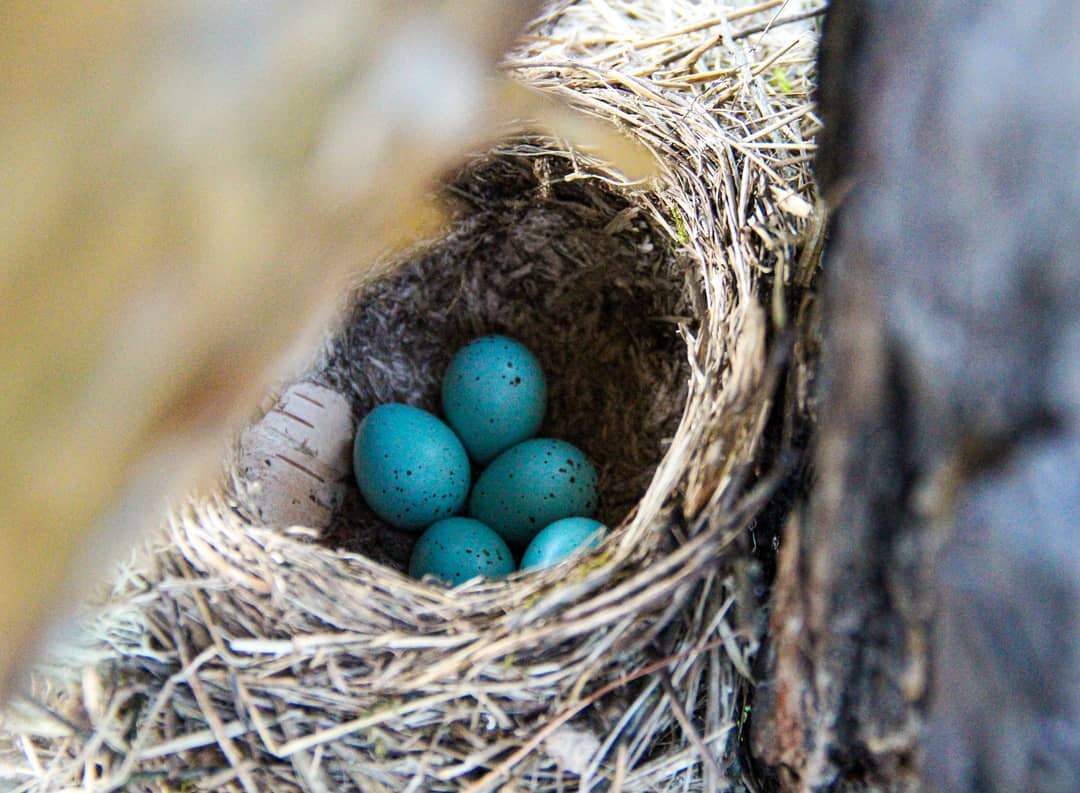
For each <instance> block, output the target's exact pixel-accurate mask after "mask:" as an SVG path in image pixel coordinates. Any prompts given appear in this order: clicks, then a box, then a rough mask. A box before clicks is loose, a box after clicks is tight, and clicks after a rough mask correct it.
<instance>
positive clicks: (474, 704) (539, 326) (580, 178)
mask: <svg viewBox="0 0 1080 793" xmlns="http://www.w3.org/2000/svg"><path fill="white" fill-rule="evenodd" d="M736 9H741V10H736ZM819 10H820V4H819V3H809V2H807V3H795V2H791V3H779V2H765V3H759V4H757V5H756V6H751V7H748V4H739V3H733V4H732V5H731V7H730V8H728V7H725V6H724V5H722V4H714V3H708V2H706V3H693V4H692V3H689V2H670V1H667V2H645V1H641V2H634V3H630V2H617V1H616V0H591V1H590V0H581V1H580V2H576V3H567V2H562V3H555V4H554V5H553V7H552V8H551V10H550V11H549V12H548V13H547V14H546V15H545V16H544V17H543V18H542V19H540V20H538V21H537V22H536V23H534V25H533V26H532V28H531V34H530V35H529V36H528V38H527V39H526V40H525V41H524V42H523V44H522V45H521V46H520V47H519V48H518V50H517V51H516V52H515V53H513V54H512V55H511V56H510V58H509V59H508V64H507V68H508V69H509V70H510V71H511V72H512V73H514V74H515V75H516V76H517V77H518V78H519V79H520V80H521V81H523V82H524V83H525V84H527V85H529V86H531V87H533V88H535V89H537V90H540V91H545V92H548V93H551V94H555V95H557V96H559V97H560V98H562V99H563V100H565V101H568V102H569V103H571V104H573V105H575V106H577V107H579V108H581V109H583V110H584V111H585V112H587V113H590V114H594V115H596V116H599V117H602V118H605V119H611V120H614V121H615V122H616V123H617V124H618V125H619V126H620V127H621V128H622V129H623V130H624V131H625V132H626V133H627V134H628V135H631V136H633V137H634V138H636V139H637V140H639V141H641V142H643V143H644V144H645V145H646V146H648V147H649V148H650V149H651V150H653V151H654V152H655V153H656V155H657V156H658V158H659V159H660V162H661V173H662V175H661V178H660V179H659V180H658V183H657V184H649V185H639V184H628V183H626V181H625V180H624V179H623V178H622V177H621V176H620V174H619V173H618V172H616V171H614V170H613V169H612V167H611V166H609V165H606V164H605V163H603V162H599V161H596V160H595V159H593V158H592V157H591V156H590V154H589V153H588V152H585V151H581V150H576V151H570V150H567V149H566V147H565V146H564V145H563V144H561V143H560V141H558V140H557V139H552V138H545V137H539V136H536V137H528V138H517V139H514V140H512V141H508V142H506V143H504V144H501V145H499V146H498V147H496V148H495V149H494V150H492V151H490V152H486V153H483V154H480V155H477V157H476V158H475V159H474V160H473V161H472V162H470V163H468V164H467V165H466V166H465V168H464V169H463V171H462V172H461V173H460V174H458V176H457V177H456V178H455V179H453V180H452V181H451V182H450V183H449V186H448V188H447V196H448V200H449V201H451V202H452V203H453V204H454V206H455V211H456V214H455V219H454V222H453V223H452V225H451V227H450V228H449V230H448V231H447V234H446V235H445V236H444V237H443V238H441V239H439V240H436V241H433V242H432V243H431V244H429V245H427V246H425V247H423V248H422V249H419V250H417V251H415V252H414V254H413V255H412V256H410V257H408V259H407V261H403V262H397V263H395V266H394V267H393V268H390V269H389V270H388V271H387V274H386V275H384V276H382V277H380V278H378V279H375V280H373V281H371V282H368V283H364V284H360V285H358V288H357V291H356V293H355V295H353V296H352V297H351V298H350V301H349V305H348V307H347V311H346V312H345V315H344V318H343V322H342V326H341V328H340V329H339V330H338V331H336V332H335V333H334V334H333V335H332V336H331V338H330V339H329V340H328V342H327V344H326V346H325V349H323V350H322V351H320V352H319V353H318V355H317V356H316V357H315V359H314V361H313V363H312V367H311V370H310V371H309V372H308V373H307V374H308V376H312V377H315V378H316V379H318V380H320V381H322V382H324V383H327V384H330V385H332V386H334V387H337V388H339V389H341V390H342V391H345V392H347V393H348V394H349V395H350V397H351V399H352V400H353V404H354V408H355V411H356V413H357V415H362V414H363V412H364V411H365V410H367V409H368V408H370V407H371V406H372V405H374V404H377V403H379V402H381V401H386V400H389V399H401V400H408V401H412V402H414V403H417V404H428V405H431V403H432V400H433V399H434V395H435V394H436V387H437V380H438V376H439V372H440V371H441V368H442V366H443V365H444V364H445V361H446V359H447V357H448V355H449V354H450V352H452V350H453V349H454V348H455V347H456V346H457V345H459V344H460V343H461V342H462V341H464V340H465V339H467V338H469V337H470V336H472V335H475V334H476V333H479V332H485V331H490V330H496V331H505V332H511V333H513V334H515V335H518V336H519V337H521V338H522V339H523V340H525V341H526V342H527V343H529V344H530V345H531V346H533V347H534V348H535V349H536V351H537V352H538V354H539V355H540V357H541V359H542V361H543V363H544V364H545V368H546V371H547V372H549V373H550V375H551V378H552V397H551V404H552V415H551V416H550V417H549V426H548V428H547V430H546V431H548V432H550V433H551V434H554V435H558V436H560V437H565V438H567V439H569V440H572V441H574V442H576V443H579V444H580V445H581V446H582V447H583V448H584V449H585V450H586V451H587V452H588V453H589V454H590V455H592V456H593V457H594V458H595V459H596V461H597V463H598V467H599V469H600V471H601V474H602V490H603V496H602V497H603V499H604V500H603V505H602V510H603V517H604V518H605V519H606V520H607V521H608V522H609V523H610V524H611V525H617V526H618V529H617V530H616V531H614V532H613V534H612V537H611V539H610V540H609V541H608V542H607V543H605V545H604V546H603V547H602V548H601V549H599V550H597V551H596V552H594V553H593V554H591V555H590V556H587V557H585V558H584V559H582V560H580V561H579V562H578V563H576V564H575V565H573V566H571V567H570V568H567V567H566V566H561V567H559V568H556V569H554V570H550V571H546V572H542V573H536V574H530V575H523V576H515V577H513V578H511V579H510V580H508V581H500V582H488V583H474V584H470V585H468V586H466V587H464V588H459V589H456V590H453V591H449V590H445V589H441V588H437V587H433V586H429V585H427V584H423V583H420V582H417V581H414V580H411V579H409V578H408V577H406V576H404V575H403V574H401V573H400V572H399V569H400V567H401V565H402V562H403V560H404V558H405V556H406V555H407V553H408V545H409V542H410V538H409V536H407V535H401V534H394V533H392V532H389V531H388V530H387V528H386V527H385V526H382V525H381V524H380V523H379V522H378V521H377V520H376V519H375V518H374V517H373V516H371V515H370V514H369V513H367V512H366V511H365V510H364V508H363V505H362V504H360V503H359V501H358V499H355V498H354V499H353V500H352V501H351V502H350V503H349V504H348V505H347V508H346V509H345V510H344V511H343V512H342V514H341V515H340V516H339V519H338V521H337V523H336V524H335V526H334V527H333V529H332V531H331V532H330V534H329V535H328V536H324V537H318V536H316V532H313V531H311V530H309V529H304V528H293V529H289V530H284V531H281V530H275V529H272V528H267V527H260V526H257V525H253V524H252V522H251V521H250V520H249V519H248V518H247V517H246V515H247V514H248V512H247V511H246V510H245V507H244V500H245V495H244V489H243V486H242V483H240V482H238V481H234V480H230V481H229V483H228V484H227V486H225V487H223V488H222V491H221V492H220V493H219V494H217V495H215V496H213V497H211V498H205V499H199V500H197V501H192V502H191V503H190V504H188V505H186V506H185V507H183V508H182V509H179V510H177V511H176V512H175V514H174V515H173V517H172V520H171V521H170V525H169V526H168V527H167V531H166V532H165V534H164V536H163V537H162V538H161V539H160V541H159V542H158V543H157V544H156V545H155V546H154V547H153V548H152V549H151V552H149V553H144V554H140V555H139V557H138V559H136V560H134V561H133V562H132V563H131V564H130V565H129V566H128V567H126V568H125V570H124V571H123V572H122V574H121V575H119V576H118V578H117V580H116V582H115V585H114V587H113V591H112V592H111V593H109V596H108V597H107V598H106V602H105V605H104V606H103V607H102V609H101V612H100V613H99V614H98V615H97V616H96V617H93V618H88V625H89V626H90V628H91V630H90V633H91V634H92V637H93V638H92V640H90V641H88V642H85V643H83V644H79V645H76V644H74V643H69V645H68V646H67V647H65V648H63V652H62V653H59V651H58V653H59V654H58V657H57V660H56V662H55V663H54V665H52V666H50V667H43V668H42V669H41V670H39V672H38V674H37V679H36V692H35V694H36V701H37V703H38V704H36V705H31V704H30V703H23V705H21V706H20V710H19V712H18V713H14V712H13V713H12V714H11V715H9V727H8V729H9V732H8V733H7V734H5V735H4V736H3V737H2V738H0V762H2V763H3V765H0V779H5V778H6V779H9V780H11V782H12V787H13V788H14V789H16V790H21V791H38V790H41V791H44V790H49V791H54V790H61V789H69V788H85V789H92V790H101V791H105V790H119V789H126V790H155V791H164V790H244V791H248V792H249V793H252V792H253V791H258V790H275V791H277V790H306V791H330V790H343V789H357V790H365V791H400V790H461V789H465V790H470V791H474V792H476V791H491V790H496V789H501V790H535V791H557V790H566V789H574V788H575V787H577V788H580V789H582V790H588V789H594V790H600V789H606V790H622V791H652V790H718V789H726V788H728V787H733V786H736V785H739V784H745V783H746V780H745V779H742V778H741V774H740V771H739V765H738V763H737V752H736V741H735V740H733V739H734V737H735V736H736V735H737V733H738V729H739V724H740V720H739V719H740V710H741V701H740V696H741V692H742V687H743V685H744V682H745V681H746V680H747V679H749V677H750V674H751V672H750V667H751V663H752V660H753V656H754V653H755V651H756V649H757V645H758V637H759V631H760V629H761V620H760V619H759V618H758V617H757V616H755V615H754V614H753V607H754V602H753V596H752V595H751V594H750V593H749V591H748V590H747V589H746V587H744V586H742V585H741V583H740V582H741V581H742V580H743V579H744V578H745V577H746V576H747V575H748V570H751V569H752V568H753V567H754V564H755V563H754V560H753V557H752V554H751V549H750V546H749V544H748V543H747V542H745V538H746V535H747V527H748V525H749V524H750V522H751V521H752V520H754V518H755V516H758V515H759V514H760V513H761V512H762V510H763V509H764V508H765V506H766V505H767V503H768V502H769V499H770V497H771V496H772V494H773V488H774V487H775V485H776V482H777V476H776V475H775V473H776V471H777V470H778V466H779V463H778V462H777V449H778V448H780V449H782V448H783V446H784V444H785V443H786V442H787V441H788V440H790V439H789V438H788V436H787V435H785V434H784V433H783V432H781V433H780V436H779V437H780V440H779V441H778V442H774V443H767V442H766V438H765V430H766V426H767V424H768V423H769V420H770V416H772V415H774V410H773V408H774V395H776V394H777V393H778V388H779V386H780V382H781V381H780V376H781V374H782V370H781V368H780V366H779V365H778V361H780V360H782V358H783V356H780V355H777V354H774V351H775V350H779V349H787V348H788V347H789V346H790V345H789V344H788V342H789V341H790V340H791V339H792V334H791V333H789V332H788V330H789V329H790V328H792V327H793V326H798V325H799V323H798V322H797V321H794V320H793V319H792V316H789V315H790V314H791V313H792V309H793V308H798V307H799V306H800V302H799V298H800V296H801V294H802V291H803V290H805V288H806V287H807V286H808V285H809V284H810V281H811V279H812V277H813V273H814V272H815V270H816V267H817V261H816V252H817V248H818V240H817V236H818V231H817V230H818V228H819V224H818V223H817V222H816V220H815V218H814V217H813V214H812V212H811V209H812V207H813V202H814V198H813V194H812V188H811V185H810V180H809V176H808V161H809V159H810V157H811V155H812V152H813V143H812V139H813V135H814V133H815V131H816V129H817V122H816V119H815V118H814V115H813V112H812V108H811V105H810V103H809V98H808V93H809V90H810V87H811V81H812V65H813V64H812V59H813V53H814V43H815V37H814V34H813V30H812V23H811V22H808V21H807V18H808V17H809V16H812V15H814V14H816V13H817V12H818V11H819ZM785 23H786V24H785ZM770 25H771V26H770ZM780 342H782V343H780ZM796 346H797V347H798V346H799V345H798V344H797V345H796ZM800 349H801V347H800ZM784 393H785V394H786V395H787V397H785V399H786V403H785V405H783V406H782V407H784V410H781V411H779V415H781V416H782V417H786V418H787V421H786V422H781V424H782V425H783V426H785V427H786V428H787V430H788V431H789V432H790V428H791V424H792V421H793V419H792V418H791V417H792V416H794V415H795V414H796V413H799V412H800V411H803V410H804V409H805V407H806V406H805V404H803V403H802V402H801V401H800V399H801V396H802V395H803V394H804V391H803V390H802V389H800V388H798V387H796V388H788V389H786V390H785V391H784ZM788 403H790V404H788ZM365 554H366V555H365ZM91 661H92V662H91Z"/></svg>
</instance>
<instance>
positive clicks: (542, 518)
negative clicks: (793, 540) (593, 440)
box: [469, 438, 597, 545]
mask: <svg viewBox="0 0 1080 793" xmlns="http://www.w3.org/2000/svg"><path fill="white" fill-rule="evenodd" d="M596 499H597V494H596V469H595V468H593V466H592V463H590V462H589V460H588V458H587V457H586V456H585V455H584V453H583V452H582V451H581V450H580V449H578V448H577V447H576V446H574V445H572V444H569V443H567V442H566V441H559V440H552V439H550V438H534V439H532V440H528V441H524V442H523V443H519V444H518V445H517V446H513V447H511V448H509V449H507V450H506V451H505V452H503V453H502V454H500V455H499V456H498V457H496V458H495V459H494V460H492V462H491V465H489V466H488V467H487V469H486V470H485V471H484V472H483V473H482V474H481V475H480V477H479V479H477V480H476V487H474V488H473V492H472V496H471V498H470V499H469V514H470V515H472V516H473V517H474V518H476V519H477V520H480V521H483V522H484V523H486V524H487V525H488V526H490V527H491V528H493V529H495V531H497V532H498V533H499V534H500V535H502V538H503V539H504V540H506V541H507V542H508V543H510V544H511V545H525V544H527V543H528V542H529V540H531V539H532V538H533V537H534V536H535V535H536V533H537V532H539V531H540V529H542V528H544V527H545V526H547V525H548V524H549V523H554V522H555V521H557V520H559V519H560V518H569V517H571V516H574V515H580V516H589V515H592V514H593V512H594V510H595V509H596Z"/></svg>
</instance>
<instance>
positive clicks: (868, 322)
mask: <svg viewBox="0 0 1080 793" xmlns="http://www.w3.org/2000/svg"><path fill="white" fill-rule="evenodd" d="M1077 30H1080V6H1077V4H1076V3H1074V2H1072V1H1071V0H1043V1H1042V2H1034V3H1031V2H1012V3H975V4H972V3H959V2H944V0H939V1H938V2H928V3H922V4H906V3H904V4H900V3H888V2H869V3H859V2H846V1H841V2H835V3H834V4H833V7H832V9H831V11H830V18H829V20H828V22H827V26H826V33H825V36H824V38H823V42H822V54H821V72H820V74H821V88H820V97H819V98H820V101H821V112H822V116H823V119H824V121H825V124H826V130H827V131H826V134H825V135H824V137H823V139H822V150H821V153H820V156H819V161H818V174H819V177H820V179H821V181H822V185H821V186H822V189H823V192H824V195H825V196H826V197H827V199H828V200H829V201H830V203H832V204H833V205H834V207H835V215H834V222H835V225H834V229H833V235H832V240H831V243H830V250H828V251H827V254H826V259H825V269H826V277H827V294H826V307H825V313H824V317H823V327H824V328H825V352H824V359H823V371H822V379H821V382H822V391H821V394H820V398H821V402H822V407H821V425H820V435H819V438H818V445H817V466H818V467H817V482H816V486H815V488H814V492H813V496H812V498H811V502H810V504H809V505H808V507H807V509H806V510H804V511H803V513H802V514H801V515H799V516H798V517H797V519H795V520H793V521H792V523H791V524H790V526H789V528H788V531H787V534H786V537H785V541H784V543H783V546H782V548H781V551H780V562H779V567H778V572H777V579H776V586H775V590H774V600H773V610H772V614H771V624H770V628H771V630H770V635H771V637H772V643H771V645H770V647H769V648H768V649H767V651H766V653H765V655H764V657H763V664H762V665H763V682H762V684H761V685H760V686H759V688H758V691H757V702H756V704H755V707H754V722H753V730H752V753H753V754H754V756H755V757H756V758H758V759H759V760H760V761H762V764H763V766H764V767H765V769H766V770H765V773H766V775H767V776H768V777H769V778H771V779H772V780H773V781H774V782H776V783H777V786H778V787H779V788H780V789H782V790H792V791H795V790H800V791H811V790H812V791H826V790H830V791H832V790H836V791H855V790H884V791H906V790H912V791H914V790H941V791H966V790H971V791H974V790H1000V791H1020V790H1039V791H1058V790H1060V791H1074V790H1077V789H1080V606H1078V603H1080V551H1078V548H1077V532H1078V523H1080V375H1078V367H1077V365H1076V364H1075V362H1074V361H1073V360H1072V356H1073V355H1074V354H1075V352H1076V351H1077V350H1080V309H1078V307H1080V222H1078V218H1080V176H1078V167H1080V145H1078V140H1080V137H1078V136H1077V134H1076V126H1077V124H1078V123H1080V79H1078V76H1077V70H1076V69H1075V63H1074V58H1075V36H1076V31H1077Z"/></svg>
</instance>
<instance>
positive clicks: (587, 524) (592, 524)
mask: <svg viewBox="0 0 1080 793" xmlns="http://www.w3.org/2000/svg"><path fill="white" fill-rule="evenodd" d="M605 531H606V527H605V526H604V524H603V523H601V522H600V521H598V520H593V519H592V518H579V517H573V518H563V519H562V520H557V521H555V522H554V523H552V524H550V525H548V526H545V527H544V528H543V529H542V530H541V531H540V533H539V534H537V535H536V536H535V537H533V539H532V542H530V543H529V547H528V548H526V549H525V554H524V556H522V557H521V569H522V570H529V569H542V568H544V567H551V566H552V565H555V564H558V563H559V562H561V561H562V560H563V559H565V558H566V557H568V556H570V555H572V554H573V553H574V552H575V551H577V550H579V549H581V548H595V547H596V546H597V545H599V544H600V543H601V542H602V541H603V539H604V533H605Z"/></svg>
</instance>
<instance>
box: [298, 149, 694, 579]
mask: <svg viewBox="0 0 1080 793" xmlns="http://www.w3.org/2000/svg"><path fill="white" fill-rule="evenodd" d="M522 147H524V148H525V150H528V149H530V148H536V149H537V150H538V151H544V150H543V149H542V148H538V147H537V146H536V142H535V141H523V142H518V143H516V144H510V145H508V146H506V147H504V149H503V151H502V153H498V152H496V153H493V154H491V155H489V156H488V157H485V158H483V159H479V160H477V161H476V162H475V163H473V165H472V166H471V167H469V168H468V169H466V171H465V172H464V173H462V174H461V176H460V177H459V178H458V179H457V180H456V182H455V184H453V185H452V186H451V188H450V193H451V195H454V196H457V199H458V201H457V202H458V204H459V217H457V218H456V219H455V221H454V222H453V224H452V231H450V233H449V234H448V235H447V236H446V237H444V238H443V239H441V240H439V241H438V242H436V243H434V244H433V245H431V246H429V247H427V248H426V249H424V250H423V251H421V252H419V253H418V255H414V256H411V257H409V258H408V260H407V261H406V263H405V264H400V265H398V266H396V267H393V268H391V274H390V275H387V276H384V277H382V278H379V279H377V280H375V281H374V282H372V283H368V284H364V285H361V286H360V287H359V288H358V289H357V291H356V293H355V295H354V298H353V301H352V306H353V307H352V309H351V310H350V312H349V315H348V317H347V319H346V322H345V327H344V330H343V332H342V333H341V334H339V335H338V336H337V337H336V338H335V339H333V340H332V341H331V343H330V344H329V346H328V349H327V350H326V353H325V358H324V360H323V361H321V362H320V365H319V366H317V367H316V369H315V371H314V372H312V373H311V375H310V376H311V377H312V379H314V380H315V381H316V382H320V383H321V384H325V385H328V386H330V387H332V388H334V389H336V390H338V391H341V392H344V393H348V394H349V395H350V396H351V399H352V403H353V413H354V415H355V416H357V417H358V418H359V417H362V416H364V415H365V414H366V413H367V412H368V411H369V410H371V409H372V408H373V407H375V406H376V405H378V404H382V403H385V402H392V401H393V402H405V403H408V404H413V405H418V406H420V407H423V408H426V409H428V410H431V411H432V412H435V413H439V388H440V382H441V376H442V372H443V371H444V370H445V368H446V365H447V363H448V362H449V358H450V356H451V355H452V354H453V353H454V352H455V351H456V350H457V349H458V348H459V347H461V346H462V345H464V344H465V343H467V342H468V341H469V340H470V339H472V338H475V337H476V336H479V335H483V334H486V333H503V334H506V335H509V336H512V337H514V338H517V339H518V340H520V341H522V342H523V343H524V344H525V345H526V346H527V347H529V349H531V350H532V351H533V352H534V353H535V354H536V355H537V356H538V357H539V359H540V361H541V365H542V366H543V368H544V372H545V376H546V377H547V379H548V384H549V394H550V395H549V409H548V414H547V416H546V417H545V422H544V425H543V427H542V429H541V435H542V436H544V437H555V438H561V439H564V440H568V441H570V442H571V443H573V444H575V445H576V446H578V447H579V448H581V449H582V450H584V451H585V453H586V454H587V455H588V456H589V458H590V459H591V460H592V461H593V463H594V465H595V466H596V467H597V471H598V473H599V475H600V495H601V501H600V506H599V510H598V514H597V517H598V519H599V520H601V521H603V522H604V523H606V524H607V525H608V526H611V527H616V526H618V525H619V524H620V523H622V522H623V520H624V518H626V516H627V515H628V514H629V513H630V512H631V510H632V509H633V508H634V506H635V505H636V503H637V501H638V500H639V499H640V497H641V494H642V493H644V492H645V490H646V488H647V486H648V483H649V481H650V480H651V479H652V475H653V472H654V471H655V469H656V465H657V463H658V462H659V460H660V457H661V456H662V454H663V451H664V449H665V447H666V444H667V443H669V442H670V440H671V437H672V436H673V435H674V432H675V430H676V428H677V426H678V422H679V419H680V418H681V416H682V412H683V408H684V405H685V402H686V385H687V379H688V376H689V365H688V363H687V349H686V344H685V341H684V338H683V337H682V336H681V335H680V325H688V326H691V327H692V326H693V317H692V316H691V314H690V300H689V299H688V298H687V292H688V289H689V288H691V287H690V285H689V284H688V283H687V279H688V278H690V277H691V274H690V272H689V269H688V267H687V262H686V261H685V260H684V259H680V258H679V257H677V256H675V255H674V254H673V253H672V251H671V249H670V246H669V245H668V244H667V243H666V241H664V240H663V239H662V238H661V232H660V230H658V229H656V228H655V227H654V226H652V225H650V224H649V223H648V221H647V219H646V217H645V216H644V215H643V214H642V213H641V211H640V209H638V208H635V207H633V206H631V205H630V204H629V202H628V201H627V200H626V198H625V197H623V196H620V195H619V194H617V193H616V192H615V191H613V190H612V189H611V188H608V187H606V186H604V185H603V184H601V183H598V182H595V181H588V180H584V181H580V180H579V181H566V180H565V178H564V177H565V176H566V175H568V174H569V173H570V172H571V167H572V166H571V164H570V163H569V162H568V161H567V160H565V159H562V158H560V157H558V156H557V155H556V156H553V155H548V154H543V155H537V156H535V157H528V156H522V155H521V154H520V153H519V154H516V155H515V154H512V153H511V151H512V150H513V151H517V152H520V151H522ZM694 288H700V287H694ZM336 517H337V519H336V520H335V522H334V524H333V525H332V526H331V528H330V530H329V532H328V533H327V536H326V537H325V539H324V542H325V543H326V544H327V545H328V546H329V547H336V548H343V549H346V550H350V551H355V552H358V553H362V554H364V555H366V556H368V557H371V558H372V559H374V560H376V561H379V562H381V563H383V564H386V565H388V566H391V567H394V568H396V569H398V570H404V569H405V567H406V566H407V561H408V554H409V552H410V550H411V546H412V544H413V542H414V541H415V539H416V534H415V533H414V532H407V531H400V530H395V529H394V528H393V527H391V526H389V525H387V524H385V523H384V522H383V521H381V520H379V519H378V518H377V517H376V516H375V515H374V514H373V513H371V511H370V510H369V509H367V508H366V506H365V505H364V503H363V500H362V499H361V498H360V496H359V492H358V491H357V490H356V488H354V487H353V488H350V490H349V491H348V494H347V496H346V500H345V504H344V508H343V509H342V510H341V511H340V513H339V514H338V515H337V516H336Z"/></svg>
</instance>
